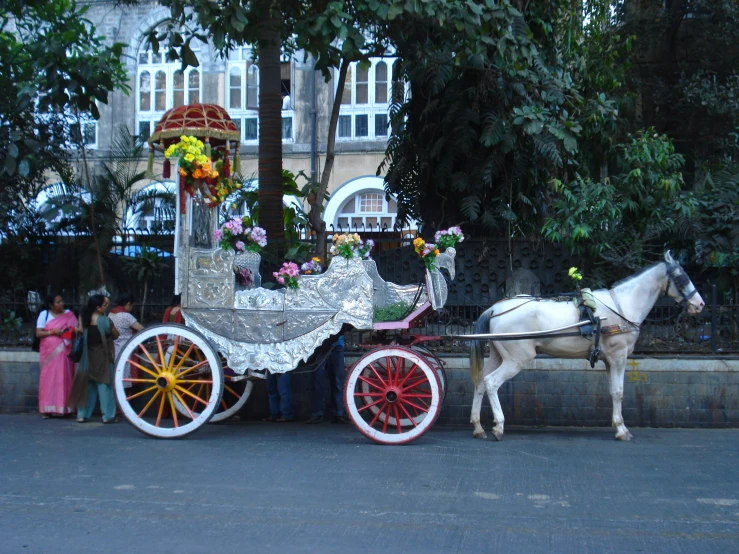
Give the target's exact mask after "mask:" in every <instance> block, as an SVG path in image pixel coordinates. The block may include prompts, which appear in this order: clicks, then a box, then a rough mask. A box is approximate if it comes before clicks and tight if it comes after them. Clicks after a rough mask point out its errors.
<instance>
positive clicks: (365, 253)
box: [330, 233, 375, 260]
mask: <svg viewBox="0 0 739 554" xmlns="http://www.w3.org/2000/svg"><path fill="white" fill-rule="evenodd" d="M374 247H375V242H374V241H373V240H372V239H368V240H366V241H365V240H362V238H361V237H360V236H359V235H358V234H357V233H342V234H339V235H334V238H333V245H332V246H331V249H330V253H331V255H332V256H341V257H342V258H346V259H347V260H351V259H352V258H369V257H370V252H371V251H372V249H373V248H374Z"/></svg>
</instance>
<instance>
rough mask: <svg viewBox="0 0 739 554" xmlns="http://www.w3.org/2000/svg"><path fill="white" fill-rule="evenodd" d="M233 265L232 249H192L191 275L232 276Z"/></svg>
mask: <svg viewBox="0 0 739 554" xmlns="http://www.w3.org/2000/svg"><path fill="white" fill-rule="evenodd" d="M232 266H233V252H231V251H230V250H228V251H226V250H221V249H220V248H216V249H215V250H202V249H195V248H192V249H190V276H191V277H224V278H225V277H231V276H233V270H232V269H231V268H232Z"/></svg>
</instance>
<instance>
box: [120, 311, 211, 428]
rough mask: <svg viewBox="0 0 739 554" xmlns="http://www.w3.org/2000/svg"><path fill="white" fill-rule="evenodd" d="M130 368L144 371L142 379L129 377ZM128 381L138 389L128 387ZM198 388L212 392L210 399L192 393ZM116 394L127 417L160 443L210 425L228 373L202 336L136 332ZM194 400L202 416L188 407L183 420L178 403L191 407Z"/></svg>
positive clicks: (169, 330) (181, 331) (181, 330)
mask: <svg viewBox="0 0 739 554" xmlns="http://www.w3.org/2000/svg"><path fill="white" fill-rule="evenodd" d="M172 354H174V355H172ZM126 364H131V366H132V367H133V368H135V369H136V370H138V374H139V375H138V377H136V378H134V377H125V375H124V369H125V366H126ZM125 382H129V383H131V384H132V385H133V387H132V388H130V389H125V388H123V384H124V383H125ZM194 386H202V387H203V388H205V387H208V394H207V395H206V394H203V395H202V396H198V395H196V394H194V393H193V392H191V391H190V388H191V387H194ZM115 392H116V398H117V399H118V404H119V406H120V407H121V411H122V412H123V415H125V416H126V419H128V421H130V422H131V423H132V424H133V425H134V426H135V427H136V428H137V429H139V431H141V432H143V433H146V434H147V435H152V436H154V437H159V438H176V437H183V436H185V435H188V434H190V433H192V432H193V431H196V430H197V429H198V428H200V427H201V426H202V425H204V424H205V423H207V422H208V421H209V420H210V418H211V417H213V414H215V412H216V410H217V409H218V406H219V405H220V401H221V395H222V394H223V370H222V369H221V362H220V360H219V359H218V354H217V353H216V351H215V350H214V349H213V347H212V346H211V345H210V343H208V341H207V340H206V339H205V337H203V336H202V335H201V334H200V333H198V332H196V331H193V330H192V329H188V328H187V327H185V326H184V325H177V324H174V323H162V324H158V325H153V326H152V327H147V328H146V329H144V330H143V331H141V332H139V333H136V334H135V335H134V336H133V337H132V338H131V339H130V340H129V341H128V342H127V343H126V344H125V346H124V347H123V350H122V351H121V353H120V355H119V356H118V361H117V364H116V371H115ZM193 398H197V400H193ZM186 399H187V400H186ZM190 400H193V401H194V402H196V403H197V405H198V409H199V410H200V411H199V412H193V411H192V410H191V409H189V408H187V409H186V411H185V414H184V415H180V414H179V413H178V410H177V407H176V405H175V403H176V402H178V403H180V404H181V405H182V406H189V404H188V402H189V401H190Z"/></svg>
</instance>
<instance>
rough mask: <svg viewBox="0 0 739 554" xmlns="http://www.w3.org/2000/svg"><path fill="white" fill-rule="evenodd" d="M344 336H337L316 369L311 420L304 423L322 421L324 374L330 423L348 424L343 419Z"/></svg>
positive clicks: (312, 391) (324, 387)
mask: <svg viewBox="0 0 739 554" xmlns="http://www.w3.org/2000/svg"><path fill="white" fill-rule="evenodd" d="M345 372H346V366H345V364H344V335H343V334H342V335H339V336H338V338H337V339H336V340H335V341H334V342H333V344H332V345H331V350H330V351H329V353H328V355H327V356H326V358H325V359H324V360H323V361H322V362H321V363H320V364H319V365H318V366H317V367H316V371H315V373H314V374H313V388H312V390H311V409H312V412H311V418H310V419H309V420H308V421H306V423H309V424H310V423H321V422H323V420H324V417H323V411H324V406H325V401H324V396H325V394H324V393H325V392H326V373H328V385H329V391H330V394H331V396H330V401H329V403H330V406H331V423H348V421H347V420H346V418H345V417H344V401H343V398H342V397H343V394H344V373H345Z"/></svg>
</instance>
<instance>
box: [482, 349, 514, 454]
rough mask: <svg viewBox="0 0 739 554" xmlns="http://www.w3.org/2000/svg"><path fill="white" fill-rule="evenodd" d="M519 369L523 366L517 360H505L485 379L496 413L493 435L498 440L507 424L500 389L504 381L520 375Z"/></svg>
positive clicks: (491, 403) (494, 412) (500, 438)
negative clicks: (499, 394)
mask: <svg viewBox="0 0 739 554" xmlns="http://www.w3.org/2000/svg"><path fill="white" fill-rule="evenodd" d="M519 371H521V366H520V365H519V364H518V363H517V362H514V361H513V360H504V361H503V362H502V363H501V364H500V365H499V366H498V368H497V369H496V370H495V371H493V372H492V373H491V374H490V375H488V376H486V377H485V379H483V381H484V383H485V389H486V390H487V393H488V398H489V399H490V405H491V406H492V407H493V414H494V415H495V425H494V426H493V436H494V437H495V438H496V440H502V439H503V426H504V424H505V417H504V416H503V408H501V406H500V399H498V389H499V388H500V387H501V385H502V384H503V383H505V382H506V381H508V380H509V379H512V378H513V377H515V376H516V375H518V372H519Z"/></svg>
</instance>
